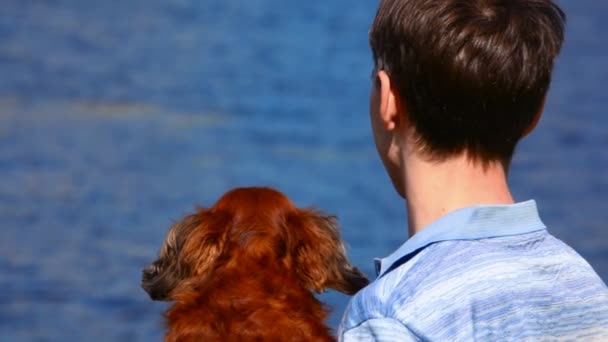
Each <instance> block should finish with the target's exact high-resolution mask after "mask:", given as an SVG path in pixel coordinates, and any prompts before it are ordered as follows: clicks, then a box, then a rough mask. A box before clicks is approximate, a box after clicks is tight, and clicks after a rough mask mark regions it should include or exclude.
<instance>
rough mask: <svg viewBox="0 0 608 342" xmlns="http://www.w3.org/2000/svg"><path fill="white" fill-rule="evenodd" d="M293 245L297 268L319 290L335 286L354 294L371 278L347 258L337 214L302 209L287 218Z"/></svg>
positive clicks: (304, 280)
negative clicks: (331, 214)
mask: <svg viewBox="0 0 608 342" xmlns="http://www.w3.org/2000/svg"><path fill="white" fill-rule="evenodd" d="M286 223H287V227H286V228H287V230H288V231H290V234H291V235H292V236H291V239H290V240H291V242H290V245H291V246H290V249H291V252H292V260H293V262H294V264H295V268H296V272H297V273H298V276H299V278H300V281H301V282H302V284H303V285H304V287H306V288H308V289H309V290H314V291H316V292H323V291H324V290H325V289H326V288H332V289H334V290H337V291H340V292H342V293H346V294H355V293H356V292H357V291H359V290H360V289H361V288H363V287H365V286H366V285H367V284H368V283H369V281H368V280H367V278H366V277H365V275H364V274H363V273H361V271H359V270H358V269H357V268H356V267H354V266H352V265H351V264H350V262H349V261H348V259H347V258H346V250H345V248H344V245H343V243H342V241H341V240H340V233H339V230H338V222H337V219H336V217H335V216H330V215H326V214H324V213H322V212H320V211H316V210H312V209H307V210H299V211H298V212H297V213H296V214H292V215H290V216H289V217H288V218H287V221H286Z"/></svg>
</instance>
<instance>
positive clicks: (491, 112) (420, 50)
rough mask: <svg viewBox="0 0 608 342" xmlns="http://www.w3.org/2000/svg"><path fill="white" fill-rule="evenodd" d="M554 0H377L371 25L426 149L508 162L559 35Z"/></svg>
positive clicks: (538, 98) (538, 99)
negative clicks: (378, 2) (374, 16)
mask: <svg viewBox="0 0 608 342" xmlns="http://www.w3.org/2000/svg"><path fill="white" fill-rule="evenodd" d="M564 23H565V14H564V13H563V12H562V10H561V9H560V8H559V7H558V6H557V5H555V4H554V3H553V2H552V1H551V0H381V2H380V6H379V8H378V12H377V14H376V18H375V20H374V22H373V24H372V27H371V30H370V45H371V48H372V51H373V55H374V60H375V63H376V68H377V69H382V70H385V71H386V72H387V73H388V75H389V76H390V78H391V81H392V85H393V87H394V89H393V90H395V91H396V92H397V94H398V95H399V96H398V97H399V104H400V106H402V109H404V112H405V113H407V121H408V122H410V123H411V124H412V125H413V127H414V129H415V131H416V134H417V138H418V142H419V144H420V147H421V148H422V150H423V151H425V152H426V153H428V155H429V156H432V157H434V158H440V159H441V158H446V157H449V156H451V155H454V154H458V153H462V152H467V153H468V154H469V156H471V157H472V158H473V159H475V160H477V161H481V162H488V161H501V162H502V163H503V164H504V165H508V163H509V162H510V160H511V157H512V155H513V151H514V149H515V146H516V144H517V141H518V140H519V139H520V138H521V137H522V136H523V135H525V132H526V131H527V130H528V129H529V127H530V126H532V125H533V123H534V121H535V119H536V118H537V114H540V111H541V110H542V106H543V102H544V98H545V95H546V93H547V90H548V88H549V84H550V81H551V72H552V69H553V64H554V60H555V58H556V57H557V55H558V54H559V51H560V48H561V45H562V41H563V38H564Z"/></svg>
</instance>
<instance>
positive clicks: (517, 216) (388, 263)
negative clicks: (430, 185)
mask: <svg viewBox="0 0 608 342" xmlns="http://www.w3.org/2000/svg"><path fill="white" fill-rule="evenodd" d="M542 229H546V227H545V225H544V224H543V222H542V221H541V220H540V217H539V216H538V209H537V207H536V202H535V201H534V200H529V201H526V202H520V203H515V204H508V205H478V206H472V207H466V208H462V209H458V210H455V211H452V212H450V213H448V214H446V215H444V216H442V217H440V218H439V219H437V220H436V221H434V222H433V223H431V224H430V225H428V226H426V227H425V228H424V229H422V230H421V231H419V232H418V233H416V234H414V236H412V237H411V238H409V239H408V240H407V241H406V242H405V243H404V244H403V245H401V247H399V248H398V249H397V250H396V251H395V252H394V253H393V254H391V255H389V256H388V257H386V258H383V259H375V262H376V273H377V274H378V276H379V277H380V276H382V275H383V274H384V273H386V271H387V270H389V269H391V268H392V266H393V265H394V264H395V263H396V262H398V261H400V260H402V259H404V258H406V257H407V256H408V255H410V254H412V253H414V252H416V251H419V250H421V249H423V248H424V247H426V246H428V245H430V244H432V243H435V242H439V241H449V240H476V239H484V238H492V237H500V236H509V235H519V234H526V233H532V232H535V231H538V230H542Z"/></svg>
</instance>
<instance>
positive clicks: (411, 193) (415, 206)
mask: <svg viewBox="0 0 608 342" xmlns="http://www.w3.org/2000/svg"><path fill="white" fill-rule="evenodd" d="M403 162H404V164H403V165H405V166H406V170H405V172H404V175H403V177H404V179H403V180H404V182H403V184H404V186H405V196H406V198H407V200H406V205H407V211H408V232H409V235H410V237H411V236H412V235H414V234H416V233H417V232H419V231H421V230H422V229H424V228H425V227H426V226H428V225H429V224H431V223H432V222H433V221H435V220H437V219H438V218H440V217H441V216H443V215H445V214H447V213H449V212H451V211H454V210H457V209H461V208H465V207H468V206H473V205H481V204H511V203H513V197H512V196H511V193H510V191H509V187H508V184H507V177H506V174H505V170H504V168H503V167H502V165H501V164H500V163H499V162H496V163H490V164H489V165H485V166H484V165H482V163H480V162H473V161H471V160H470V159H468V158H467V157H466V155H464V154H463V155H461V156H458V157H453V158H450V159H448V160H445V161H440V162H433V161H428V160H424V159H420V158H418V157H411V158H409V159H407V160H403Z"/></svg>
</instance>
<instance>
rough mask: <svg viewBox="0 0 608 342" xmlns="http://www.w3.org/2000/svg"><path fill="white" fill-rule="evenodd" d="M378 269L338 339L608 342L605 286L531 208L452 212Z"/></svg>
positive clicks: (351, 306) (347, 316)
mask: <svg viewBox="0 0 608 342" xmlns="http://www.w3.org/2000/svg"><path fill="white" fill-rule="evenodd" d="M377 272H378V274H379V276H378V278H377V279H376V280H375V281H374V282H372V283H371V284H370V285H369V286H367V287H366V288H364V289H363V290H361V291H360V292H359V293H357V294H356V295H355V296H354V297H353V298H352V299H351V301H350V303H349V306H348V308H347V309H346V312H345V314H344V317H343V319H342V323H341V325H340V327H339V329H338V335H339V339H340V340H341V341H544V340H550V341H554V340H560V341H608V288H607V287H606V285H605V284H604V283H603V282H602V280H601V279H600V278H599V276H598V275H597V274H596V273H595V271H594V270H593V269H592V268H591V266H590V265H589V264H588V263H587V262H586V261H585V260H584V259H583V258H582V257H581V256H579V255H578V254H577V253H576V252H575V251H574V250H573V249H571V248H570V247H568V246H567V245H566V244H564V243H563V242H562V241H560V240H558V239H557V238H555V237H553V236H552V235H551V234H549V232H548V231H547V230H546V228H545V226H544V224H543V223H542V221H541V220H540V218H539V216H538V212H537V209H536V203H535V202H534V201H527V202H522V203H517V204H512V205H498V206H475V207H469V208H464V209H460V210H457V211H454V212H452V213H449V214H447V215H445V216H443V217H442V218H440V219H439V220H437V221H435V222H434V223H432V224H431V225H429V226H427V227H426V228H425V229H423V230H422V231H420V232H418V233H417V234H415V235H414V236H412V237H411V238H410V239H409V240H408V241H407V242H406V243H405V244H404V245H402V246H401V247H400V248H399V249H398V250H397V251H395V252H394V253H393V254H392V255H390V256H389V257H387V258H385V259H382V260H378V261H377Z"/></svg>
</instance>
